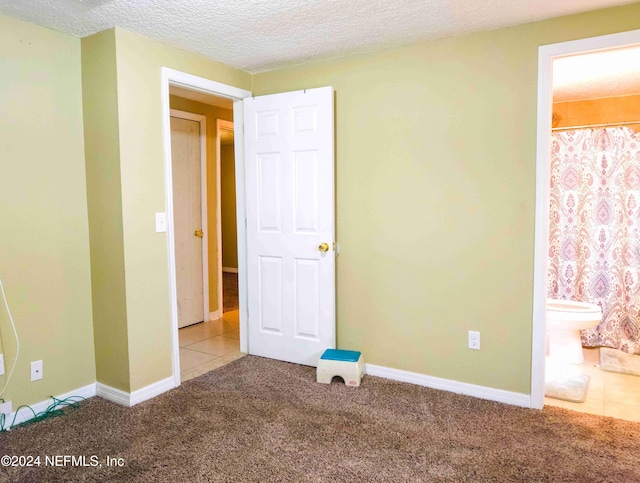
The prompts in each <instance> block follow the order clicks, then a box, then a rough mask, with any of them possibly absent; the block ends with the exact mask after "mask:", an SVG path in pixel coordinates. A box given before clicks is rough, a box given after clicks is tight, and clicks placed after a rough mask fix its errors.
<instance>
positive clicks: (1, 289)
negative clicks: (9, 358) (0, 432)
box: [0, 278, 20, 396]
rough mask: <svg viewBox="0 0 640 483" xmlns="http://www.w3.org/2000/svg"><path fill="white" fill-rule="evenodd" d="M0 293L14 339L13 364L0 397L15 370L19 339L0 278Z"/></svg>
mask: <svg viewBox="0 0 640 483" xmlns="http://www.w3.org/2000/svg"><path fill="white" fill-rule="evenodd" d="M0 292H2V300H4V306H5V308H6V309H7V314H9V320H10V321H11V327H12V328H13V335H14V336H15V338H16V357H15V359H13V364H12V365H11V370H10V371H9V374H8V375H7V380H6V381H4V386H3V387H2V390H0V396H2V395H3V394H4V391H5V390H6V389H7V386H8V385H9V381H10V380H11V376H13V370H14V369H15V368H16V363H17V362H18V355H20V339H19V338H18V331H17V330H16V323H15V322H14V321H13V315H11V309H9V303H8V302H7V296H6V295H5V293H4V286H3V285H2V278H0Z"/></svg>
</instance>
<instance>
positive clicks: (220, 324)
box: [178, 310, 245, 382]
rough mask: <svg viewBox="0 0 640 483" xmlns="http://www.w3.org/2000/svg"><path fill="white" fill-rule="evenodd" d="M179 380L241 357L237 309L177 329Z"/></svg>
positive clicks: (191, 377)
mask: <svg viewBox="0 0 640 483" xmlns="http://www.w3.org/2000/svg"><path fill="white" fill-rule="evenodd" d="M178 337H179V340H180V379H181V380H182V382H184V381H188V380H189V379H193V378H194V377H198V376H200V375H202V374H205V373H207V372H209V371H212V370H213V369H216V368H218V367H220V366H223V365H225V364H228V363H229V362H231V361H235V360H236V359H239V358H240V357H242V356H244V355H245V354H243V353H242V352H240V331H239V311H238V310H234V311H231V312H225V313H224V315H223V316H222V318H220V319H217V320H213V321H210V322H202V323H200V324H195V325H191V326H189V327H185V328H183V329H180V330H179V331H178Z"/></svg>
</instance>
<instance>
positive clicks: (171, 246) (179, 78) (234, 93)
mask: <svg viewBox="0 0 640 483" xmlns="http://www.w3.org/2000/svg"><path fill="white" fill-rule="evenodd" d="M169 85H176V86H180V87H185V88H187V89H191V90H196V91H199V92H205V93H208V94H213V95H215V96H219V97H226V98H228V99H232V100H233V120H234V123H235V125H236V129H237V130H236V131H235V154H236V200H237V201H236V213H237V216H236V219H237V223H238V270H239V273H238V296H239V298H240V351H242V352H247V351H248V340H247V334H248V330H247V329H248V327H247V309H246V307H247V280H246V274H247V268H246V260H247V259H246V253H247V252H246V250H247V238H246V227H245V223H244V220H245V200H244V196H245V190H244V178H245V173H244V147H243V146H244V136H243V129H242V127H243V125H244V122H243V119H244V115H243V114H244V113H243V108H242V99H244V98H245V97H251V92H250V91H246V90H244V89H239V88H237V87H233V86H229V85H226V84H222V83H220V82H215V81H212V80H209V79H205V78H203V77H198V76H195V75H191V74H187V73H185V72H180V71H177V70H173V69H169V68H168V67H162V68H161V86H160V88H161V91H162V133H163V147H164V187H165V211H166V217H167V256H168V260H169V303H170V309H171V330H172V347H173V350H172V370H173V381H174V385H175V386H179V385H180V344H179V340H178V302H177V290H176V254H175V240H174V238H173V181H172V172H171V124H170V113H171V108H170V105H169Z"/></svg>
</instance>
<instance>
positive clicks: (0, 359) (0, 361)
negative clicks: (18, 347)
mask: <svg viewBox="0 0 640 483" xmlns="http://www.w3.org/2000/svg"><path fill="white" fill-rule="evenodd" d="M2 374H4V354H0V376H1V375H2Z"/></svg>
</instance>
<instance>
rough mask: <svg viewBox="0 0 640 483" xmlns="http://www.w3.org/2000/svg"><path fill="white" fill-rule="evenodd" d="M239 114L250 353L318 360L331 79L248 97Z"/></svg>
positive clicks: (325, 295)
mask: <svg viewBox="0 0 640 483" xmlns="http://www.w3.org/2000/svg"><path fill="white" fill-rule="evenodd" d="M244 122H245V159H246V187H247V192H246V207H247V208H246V209H247V272H248V273H247V289H248V290H247V292H248V320H249V324H248V325H249V352H250V353H251V354H255V355H259V356H264V357H270V358H274V359H280V360H284V361H289V362H295V363H299V364H306V365H311V366H316V365H317V363H318V359H319V358H320V356H321V355H322V352H324V350H325V349H327V348H333V347H335V250H334V226H335V223H334V145H333V143H334V140H333V132H334V131H333V129H334V128H333V88H331V87H322V88H318V89H308V90H306V91H297V92H287V93H282V94H274V95H268V96H259V97H254V98H247V99H245V100H244ZM323 244H325V245H323ZM325 248H327V249H328V250H327V251H322V250H323V249H325Z"/></svg>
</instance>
